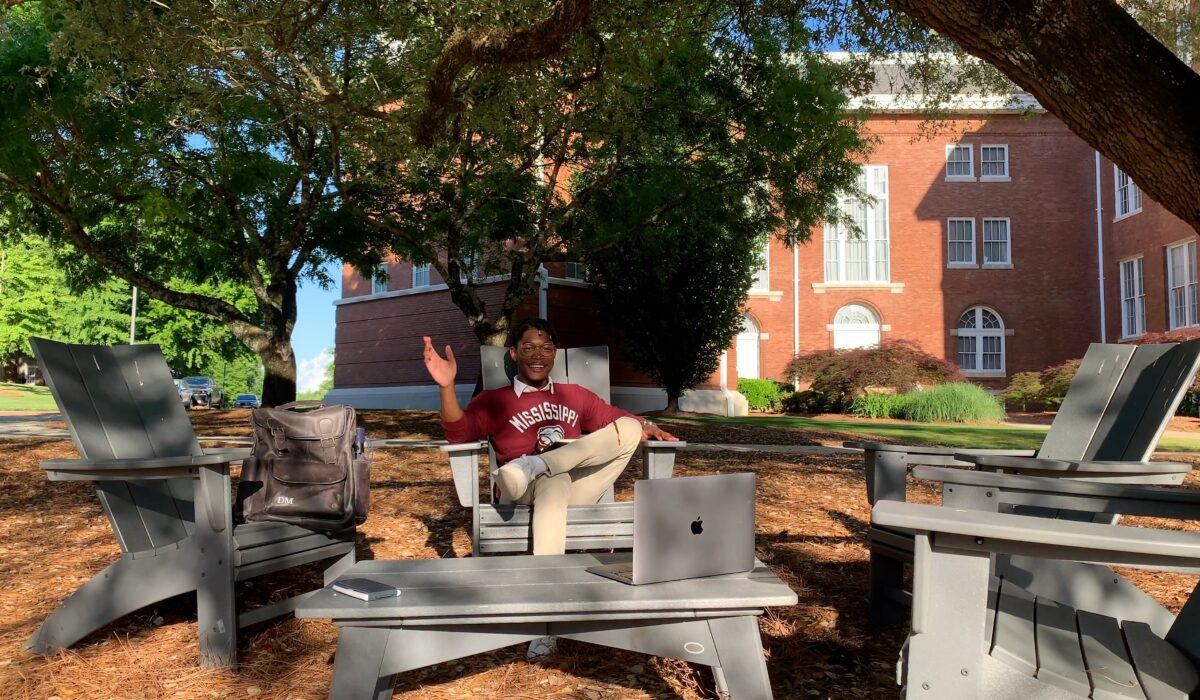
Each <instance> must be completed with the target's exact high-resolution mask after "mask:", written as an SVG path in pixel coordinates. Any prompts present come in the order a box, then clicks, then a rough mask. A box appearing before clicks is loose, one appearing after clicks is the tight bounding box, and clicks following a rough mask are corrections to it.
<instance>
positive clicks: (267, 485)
mask: <svg viewBox="0 0 1200 700" xmlns="http://www.w3.org/2000/svg"><path fill="white" fill-rule="evenodd" d="M313 406H316V408H312V407H313ZM305 408H312V410H301V409H305ZM250 426H251V428H253V430H254V448H253V450H252V453H251V456H250V457H248V458H247V459H246V460H245V461H244V462H243V463H242V476H241V479H240V480H239V481H238V490H237V506H240V508H238V507H235V510H238V511H240V514H241V516H242V517H243V518H244V520H258V521H263V520H268V521H276V522H283V523H290V524H292V525H299V526H301V527H304V528H307V529H309V530H316V531H320V532H330V533H332V532H340V531H343V530H347V529H350V528H352V527H354V526H355V525H356V524H359V523H362V522H363V521H365V520H366V519H367V507H368V505H369V503H370V501H369V499H370V482H371V463H370V461H368V460H367V459H366V457H365V456H364V455H363V447H365V443H366V439H365V435H364V434H363V432H362V431H360V430H358V429H357V425H356V421H355V416H354V409H353V408H350V407H349V406H324V405H322V403H321V402H320V401H297V402H293V403H289V404H284V405H282V406H279V407H277V408H256V409H254V410H252V411H251V412H250Z"/></svg>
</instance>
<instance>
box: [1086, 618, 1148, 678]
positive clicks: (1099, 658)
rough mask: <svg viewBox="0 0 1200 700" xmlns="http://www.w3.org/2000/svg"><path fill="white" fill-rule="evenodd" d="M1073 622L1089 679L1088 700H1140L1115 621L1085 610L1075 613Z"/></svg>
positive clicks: (1134, 674) (1131, 665)
mask: <svg viewBox="0 0 1200 700" xmlns="http://www.w3.org/2000/svg"><path fill="white" fill-rule="evenodd" d="M1075 621H1076V623H1077V624H1078V625H1079V646H1080V647H1082V648H1083V660H1084V663H1086V664H1087V670H1088V676H1089V677H1090V678H1091V680H1092V697H1093V698H1096V700H1101V699H1108V698H1135V699H1138V700H1141V699H1144V698H1145V697H1146V694H1145V693H1143V692H1142V687H1141V686H1142V684H1141V683H1140V682H1139V681H1138V678H1137V674H1136V673H1135V672H1134V670H1133V663H1132V662H1131V661H1130V659H1129V652H1128V650H1127V649H1126V648H1125V640H1124V638H1123V637H1122V636H1121V628H1120V625H1119V624H1118V623H1117V621H1116V620H1115V619H1113V618H1111V617H1108V616H1106V615H1097V614H1096V613H1092V612H1088V611H1086V610H1080V611H1078V612H1076V614H1075Z"/></svg>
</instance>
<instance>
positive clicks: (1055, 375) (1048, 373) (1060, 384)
mask: <svg viewBox="0 0 1200 700" xmlns="http://www.w3.org/2000/svg"><path fill="white" fill-rule="evenodd" d="M1077 371H1079V360H1067V361H1066V362H1064V363H1062V364H1061V365H1054V366H1053V367H1047V368H1046V369H1044V370H1042V374H1041V380H1042V395H1041V400H1042V403H1044V404H1046V405H1047V406H1053V407H1055V408H1057V407H1059V406H1061V405H1062V402H1063V399H1064V398H1066V396H1067V389H1070V388H1071V380H1073V379H1075V373H1076V372H1077Z"/></svg>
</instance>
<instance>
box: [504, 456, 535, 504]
mask: <svg viewBox="0 0 1200 700" xmlns="http://www.w3.org/2000/svg"><path fill="white" fill-rule="evenodd" d="M539 461H541V460H536V461H535V459H534V458H532V457H517V458H516V459H514V460H513V461H511V462H509V463H508V464H505V465H504V466H503V467H500V468H499V469H497V470H496V472H495V473H494V474H493V475H492V478H493V479H494V480H495V482H496V490H497V492H498V494H499V496H500V498H499V499H498V500H499V501H500V504H501V505H509V504H511V503H516V502H517V500H518V499H520V498H521V497H522V496H524V495H525V492H526V491H528V490H529V485H530V484H532V483H533V479H534V477H536V476H537V475H538V474H540V473H542V472H543V471H545V466H544V465H545V462H542V464H540V465H539V464H538V462H539Z"/></svg>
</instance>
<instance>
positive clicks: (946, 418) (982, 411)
mask: <svg viewBox="0 0 1200 700" xmlns="http://www.w3.org/2000/svg"><path fill="white" fill-rule="evenodd" d="M904 417H905V418H906V419H908V420H915V421H921V422H923V423H932V422H942V423H979V422H983V421H998V420H1001V419H1003V418H1004V409H1003V408H1002V407H1001V406H1000V403H999V402H998V401H996V398H995V397H994V396H992V395H991V394H989V393H987V392H986V391H984V390H983V389H981V388H979V387H978V386H976V385H974V384H971V383H968V382H955V383H953V384H943V385H941V386H935V387H934V388H932V389H927V390H925V391H918V392H916V393H914V394H912V395H911V397H910V400H909V403H908V405H907V406H905V407H904Z"/></svg>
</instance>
